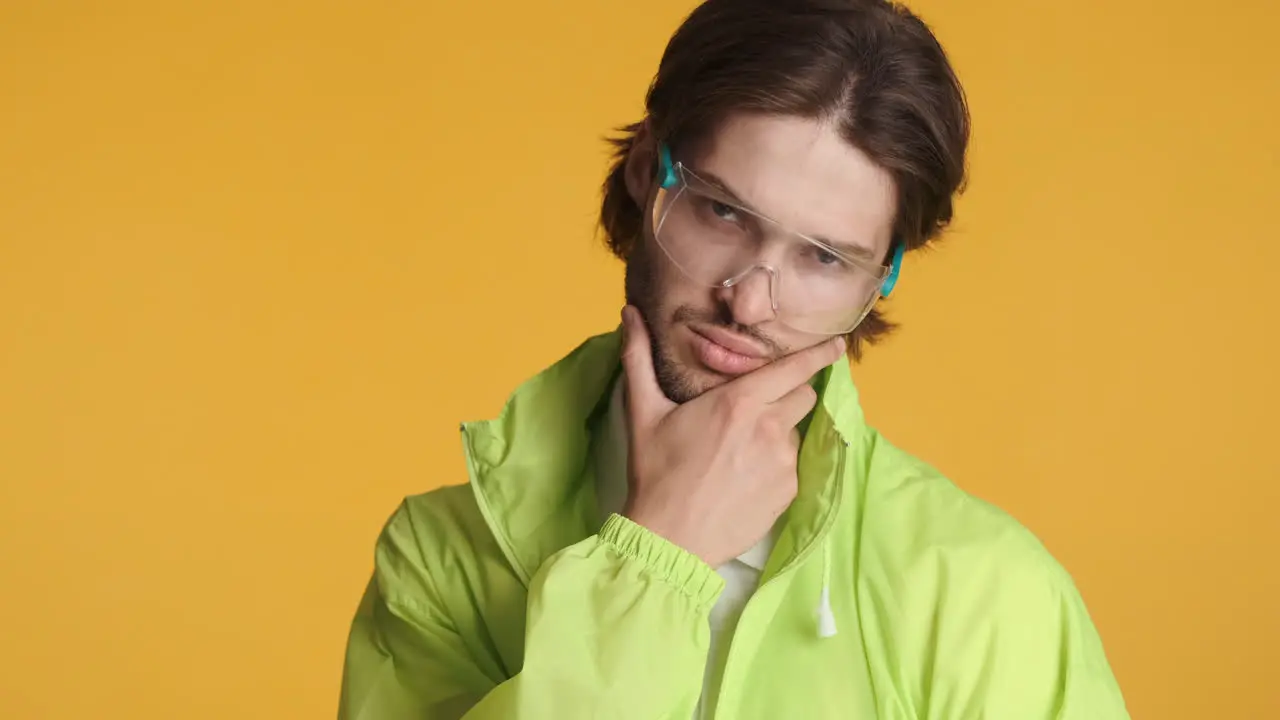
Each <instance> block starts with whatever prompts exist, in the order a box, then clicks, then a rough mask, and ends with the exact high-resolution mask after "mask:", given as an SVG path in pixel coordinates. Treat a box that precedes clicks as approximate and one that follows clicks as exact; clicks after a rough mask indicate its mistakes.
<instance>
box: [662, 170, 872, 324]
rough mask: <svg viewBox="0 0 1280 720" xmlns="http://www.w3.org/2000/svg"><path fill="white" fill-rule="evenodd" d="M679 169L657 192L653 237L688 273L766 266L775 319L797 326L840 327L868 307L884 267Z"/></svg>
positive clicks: (726, 277)
mask: <svg viewBox="0 0 1280 720" xmlns="http://www.w3.org/2000/svg"><path fill="white" fill-rule="evenodd" d="M681 170H683V168H681ZM683 173H684V174H683V175H682V182H680V183H678V184H676V185H675V186H674V187H671V188H669V189H664V190H662V191H660V192H659V195H658V197H657V199H656V202H655V203H654V207H653V218H652V222H653V237H654V240H655V241H657V244H658V246H659V247H661V248H662V250H663V251H664V252H665V253H666V255H667V257H668V258H670V260H671V262H672V263H674V264H675V265H676V267H678V268H679V269H680V270H681V272H683V273H684V274H685V275H686V276H687V277H688V278H689V279H690V280H693V281H694V282H697V283H699V284H702V285H707V286H713V287H715V286H721V285H725V284H726V283H728V284H732V283H733V282H736V281H737V280H739V279H741V278H742V277H744V276H745V275H746V274H749V273H748V271H749V270H751V269H752V268H755V267H759V266H761V265H766V266H769V267H772V268H774V269H775V270H777V272H778V275H779V276H780V277H779V278H778V279H777V282H776V283H773V284H772V287H773V288H774V290H773V292H774V293H775V297H774V298H772V300H773V305H774V307H776V308H777V312H778V319H779V320H781V321H782V322H784V323H786V324H787V325H789V326H791V327H792V328H794V329H796V330H799V331H801V332H808V333H818V334H828V335H836V334H840V333H846V332H849V331H851V330H853V328H854V327H856V326H857V324H858V323H859V322H861V321H862V319H863V318H864V317H865V316H866V314H867V313H868V312H869V311H870V309H871V307H872V305H873V304H874V303H875V299H876V297H877V294H878V292H879V290H880V287H881V285H882V284H883V278H884V275H885V272H884V269H883V268H880V269H879V270H871V269H868V268H865V267H863V266H862V265H861V264H858V263H854V262H852V261H850V260H849V259H848V258H846V257H844V256H843V255H840V254H839V253H837V252H836V251H834V250H833V249H832V248H828V247H826V246H825V245H822V244H820V243H817V242H814V241H812V240H809V239H808V238H805V237H804V236H802V235H799V234H797V233H793V232H790V231H787V230H785V229H783V228H782V227H780V226H778V224H777V223H775V222H774V221H772V220H769V219H768V218H765V217H762V216H760V215H758V214H756V213H753V212H751V211H750V210H746V209H744V208H742V207H740V206H738V205H736V204H735V203H734V202H732V201H731V200H730V199H728V198H727V197H725V196H724V194H723V193H720V192H719V191H718V190H716V189H715V188H712V187H710V186H703V184H701V183H698V182H697V179H696V177H693V178H690V177H689V176H690V175H691V173H688V171H687V170H683Z"/></svg>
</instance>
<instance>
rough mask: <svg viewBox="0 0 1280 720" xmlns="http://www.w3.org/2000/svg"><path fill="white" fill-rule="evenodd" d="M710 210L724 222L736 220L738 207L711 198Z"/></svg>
mask: <svg viewBox="0 0 1280 720" xmlns="http://www.w3.org/2000/svg"><path fill="white" fill-rule="evenodd" d="M711 212H712V213H713V214H714V215H715V216H716V217H718V218H720V219H721V220H724V221H725V222H738V209H737V208H735V207H734V206H732V205H729V204H726V203H722V202H720V201H718V200H712V201H711Z"/></svg>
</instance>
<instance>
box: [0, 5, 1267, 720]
mask: <svg viewBox="0 0 1280 720" xmlns="http://www.w3.org/2000/svg"><path fill="white" fill-rule="evenodd" d="M689 6H690V4H689V2H687V0H679V1H678V0H648V1H647V2H643V3H632V2H627V3H623V2H613V1H610V2H602V1H601V0H574V1H573V2H558V3H555V4H547V3H529V2H520V1H511V2H504V3H499V4H498V6H497V7H495V6H494V4H493V3H479V2H477V3H466V2H448V3H446V2H443V1H442V0H427V2H419V3H392V2H379V3H356V2H347V3H334V2H301V1H300V0H293V1H291V2H252V3H251V2H247V1H246V0H239V1H237V2H223V3H190V2H160V1H159V0H153V1H151V2H133V3H130V2H117V3H88V2H80V3H74V2H62V3H58V2H15V1H14V0H8V1H7V2H3V3H0V623H2V624H3V625H2V629H0V638H2V639H0V716H3V717H5V718H88V717H103V718H115V717H119V718H125V717H128V718H162V717H163V718H170V717H184V718H193V719H199V718H311V717H331V716H332V715H333V713H334V711H335V706H336V699H337V687H338V680H339V675H340V670H341V660H342V649H343V644H344V635H345V632H346V629H347V623H348V620H349V618H350V616H351V614H352V612H353V611H354V608H355V605H356V602H357V599H358V596H359V594H360V592H361V590H362V588H363V585H364V582H365V580H366V578H367V574H368V572H369V570H370V564H371V554H370V552H371V547H372V543H373V540H374V537H375V534H376V533H377V531H378V529H379V527H380V524H381V522H382V521H383V519H384V518H385V517H386V516H387V515H388V514H389V513H390V512H391V510H392V509H393V508H394V507H395V505H396V503H397V502H398V500H399V498H400V497H401V496H403V495H405V494H409V493H415V492H419V491H422V490H426V489H429V488H432V487H435V486H437V485H439V484H441V483H455V482H459V481H462V480H463V479H464V477H465V475H464V468H463V463H462V460H461V456H460V453H459V440H458V437H457V422H458V421H459V420H463V419H473V418H481V417H488V416H490V415H492V414H493V413H495V412H496V411H497V409H498V408H499V406H500V403H501V401H502V400H503V398H504V397H505V395H506V394H507V393H508V392H509V391H510V389H512V388H513V387H514V386H515V385H516V384H517V383H518V382H519V381H520V380H521V379H523V378H525V377H527V376H529V375H531V374H532V373H534V372H535V371H537V370H538V369H539V368H541V367H543V366H545V365H546V364H548V363H550V362H551V361H553V360H555V359H556V358H558V357H559V356H561V355H562V354H563V353H564V352H566V351H567V350H568V349H570V348H571V347H572V346H574V345H575V344H576V343H577V342H578V341H580V340H581V339H582V338H583V337H585V336H586V335H588V334H591V333H595V332H598V331H602V330H608V329H610V328H612V327H613V326H614V325H615V323H616V321H617V313H618V309H619V302H620V297H621V293H620V285H621V269H620V267H619V265H618V264H617V263H615V262H613V261H612V260H611V259H609V258H608V257H607V255H606V254H605V252H604V251H603V250H602V249H600V246H599V243H598V241H597V238H596V236H595V234H594V215H595V212H596V210H597V190H596V188H597V184H598V182H599V181H600V179H601V177H602V173H603V168H604V160H605V147H604V145H603V144H602V143H601V142H600V137H601V135H602V134H604V133H605V132H606V131H607V130H608V129H609V128H610V127H612V126H616V125H619V124H622V123H624V122H627V121H631V120H634V119H636V118H637V117H638V113H639V110H640V107H641V99H642V94H643V91H644V89H645V87H646V86H647V83H648V80H649V78H650V76H651V74H652V72H653V70H654V69H655V67H656V63H657V60H658V58H659V55H660V53H661V51H662V49H663V46H664V44H665V41H666V38H667V36H668V35H669V34H670V32H671V31H672V30H673V29H674V28H675V27H676V25H677V24H678V22H679V20H680V19H681V17H682V16H683V14H684V13H685V12H686V11H687V10H688V8H689ZM916 7H917V8H918V9H919V10H920V11H922V13H923V14H924V15H925V16H926V18H927V19H929V20H930V21H932V23H933V24H934V25H935V27H936V29H937V31H938V32H939V34H940V36H941V38H942V39H943V41H944V43H945V44H946V45H947V47H948V48H949V49H950V51H951V53H952V55H953V57H954V60H955V62H956V64H957V66H958V68H959V71H960V73H961V76H962V78H963V80H964V81H965V83H966V85H967V87H968V90H969V93H970V98H971V101H972V105H973V112H974V115H975V118H976V132H975V137H974V144H973V154H972V171H973V180H972V184H971V189H970V192H969V193H968V194H967V195H966V196H965V199H964V200H963V202H962V204H961V206H960V211H959V217H958V221H957V224H956V228H955V231H954V232H953V233H952V235H951V236H950V239H949V241H948V242H947V243H946V245H945V246H944V247H943V248H942V249H940V250H938V251H937V252H935V253H932V254H928V255H926V256H924V257H922V258H916V259H914V260H913V261H912V262H910V263H909V264H908V266H907V268H906V273H905V275H904V278H903V282H902V284H901V285H900V290H899V294H898V296H897V297H896V298H895V299H894V301H893V302H892V304H891V307H892V312H893V315H894V316H895V317H896V318H897V319H899V320H901V321H903V322H904V323H905V329H904V330H903V331H902V333H901V334H900V335H899V336H898V337H897V338H896V339H894V340H893V341H892V342H890V343H889V344H887V345H885V346H883V347H881V348H877V349H875V350H874V351H873V352H872V354H871V356H870V358H869V360H868V362H867V363H866V364H865V365H864V366H863V367H861V368H859V369H858V370H857V371H856V375H857V376H858V379H859V382H860V384H861V386H862V388H863V392H864V395H865V400H866V405H867V409H868V413H869V415H870V417H871V418H872V419H873V421H874V422H875V423H876V424H877V425H878V426H879V427H880V428H881V429H883V430H884V431H885V432H886V433H887V434H888V435H889V436H890V437H891V438H893V439H894V440H896V441H898V442H899V443H900V444H902V445H904V446H906V447H908V448H909V449H911V450H913V451H914V452H916V453H917V454H919V455H921V456H922V457H924V458H926V459H928V460H929V461H931V462H933V463H935V464H936V465H938V466H940V467H941V468H942V469H943V470H945V471H946V472H947V473H948V474H950V475H951V476H952V477H954V478H955V479H956V481H957V482H959V483H960V484H961V485H963V486H965V487H966V488H968V489H970V490H971V491H973V492H975V493H977V494H978V495H981V496H983V497H986V498H989V499H991V500H993V501H995V502H997V503H998V504H1000V505H1002V506H1003V507H1005V508H1007V509H1008V510H1010V511H1011V512H1013V513H1014V514H1015V515H1017V516H1018V517H1019V518H1020V519H1022V520H1023V521H1024V522H1025V523H1026V524H1027V525H1029V526H1030V527H1031V528H1032V529H1034V530H1035V531H1036V532H1037V533H1038V534H1039V535H1040V536H1041V537H1043V538H1044V540H1045V542H1046V543H1047V544H1048V545H1049V547H1050V548H1051V549H1052V550H1053V551H1054V552H1055V553H1056V554H1057V556H1058V557H1059V558H1060V559H1061V560H1062V561H1063V563H1064V564H1066V566H1067V567H1068V568H1069V569H1070V570H1071V571H1072V573H1073V574H1074V575H1075V577H1076V578H1077V581H1078V583H1079V585H1080V587H1081V589H1082V591H1083V593H1084V595H1085V597H1086V599H1087V600H1088V601H1089V603H1090V606H1091V608H1092V611H1093V613H1094V617H1095V619H1096V621H1097V624H1098V626H1099V627H1100V629H1101V631H1102V634H1103V636H1104V639H1105V641H1106V644H1107V647H1108V650H1109V653H1110V657H1111V660H1112V662H1113V665H1114V668H1115V671H1116V673H1117V675H1118V676H1119V679H1120V681H1121V684H1122V686H1123V688H1124V690H1125V692H1126V695H1127V697H1128V700H1129V703H1130V707H1131V711H1132V713H1133V714H1134V716H1135V717H1137V718H1153V719H1154V718H1162V719H1184V718H1185V719H1187V720H1190V719H1191V718H1196V719H1203V718H1249V719H1251V720H1252V719H1253V718H1274V717H1280V690H1278V689H1277V681H1276V675H1277V672H1278V671H1280V612H1278V611H1277V609H1276V608H1277V592H1278V590H1280V587H1278V582H1277V581H1278V580H1280V561H1277V559H1276V553H1277V551H1278V550H1280V542H1278V541H1280V529H1277V524H1276V523H1275V522H1274V520H1273V518H1274V517H1275V515H1276V513H1277V511H1278V509H1280V493H1278V491H1277V485H1278V484H1280V459H1278V456H1277V445H1278V443H1277V441H1276V438H1275V437H1274V435H1275V430H1276V428H1277V425H1278V423H1277V422H1276V420H1275V413H1276V412H1277V409H1280V387H1278V383H1277V379H1276V378H1277V374H1278V373H1280V352H1278V351H1277V340H1276V337H1275V336H1276V332H1277V330H1278V329H1280V317H1278V312H1277V311H1280V303H1278V302H1277V285H1280V239H1278V238H1277V232H1276V225H1275V223H1276V220H1277V209H1278V207H1280V201H1278V200H1277V195H1278V193H1280V141H1278V140H1277V137H1278V133H1277V120H1276V118H1277V115H1278V113H1280V99H1278V96H1280V80H1278V79H1277V78H1278V77H1280V72H1277V68H1278V67H1280V50H1278V49H1277V47H1278V46H1280V43H1277V42H1276V39H1275V35H1276V33H1277V31H1280V22H1278V21H1280V10H1277V5H1276V4H1275V3H1274V2H1270V1H1269V0H1251V1H1249V2H1234V3H1228V4H1223V5H1206V4H1204V3H1197V2H1189V1H1186V0H1183V1H1179V2H1163V3H1153V2H1130V3H1116V2H1104V1H1103V0H1087V1H1081V2H1072V3H1053V4H1052V5H1050V4H1047V3H1028V2H1025V0H985V1H983V2H962V3H957V2H947V1H945V0H927V1H925V0H921V1H920V2H917V3H916Z"/></svg>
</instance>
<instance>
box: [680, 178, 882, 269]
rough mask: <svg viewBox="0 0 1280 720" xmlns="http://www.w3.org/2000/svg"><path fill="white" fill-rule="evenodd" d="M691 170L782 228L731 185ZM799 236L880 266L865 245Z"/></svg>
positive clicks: (738, 202) (728, 198) (743, 206)
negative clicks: (743, 197) (744, 198)
mask: <svg viewBox="0 0 1280 720" xmlns="http://www.w3.org/2000/svg"><path fill="white" fill-rule="evenodd" d="M689 170H690V171H692V172H693V174H694V176H695V177H697V178H699V179H700V180H702V181H703V182H705V183H707V184H708V185H711V186H712V187H714V188H715V189H716V190H719V191H720V192H722V193H724V194H725V196H726V199H727V200H731V201H733V203H734V204H735V205H739V206H741V207H742V208H744V209H746V210H750V211H751V212H753V213H755V214H756V215H759V216H760V217H762V218H766V219H768V220H771V221H772V222H774V223H777V224H778V225H779V226H781V223H778V221H777V220H773V218H770V217H769V216H768V215H766V214H764V213H762V212H760V211H759V210H756V209H755V208H754V207H753V206H752V205H751V203H749V202H747V201H746V200H743V199H742V196H740V195H738V193H736V192H734V191H733V188H731V187H729V183H727V182H725V181H724V180H722V179H721V178H720V177H719V176H718V175H716V174H715V173H713V172H711V171H709V170H698V169H695V168H689ZM792 232H795V231H792ZM798 234H800V235H803V236H804V237H806V238H809V239H810V240H814V241H817V242H819V243H821V244H823V245H826V246H827V247H830V248H831V249H833V250H835V251H837V252H839V253H840V254H842V255H846V256H848V257H851V258H853V259H855V260H859V261H861V262H866V263H870V264H872V265H879V264H880V259H879V258H878V257H877V256H876V252H875V251H874V250H872V249H871V248H868V247H866V246H865V245H858V244H856V243H848V242H837V241H835V240H832V239H830V238H825V237H822V236H820V235H808V234H805V233H798Z"/></svg>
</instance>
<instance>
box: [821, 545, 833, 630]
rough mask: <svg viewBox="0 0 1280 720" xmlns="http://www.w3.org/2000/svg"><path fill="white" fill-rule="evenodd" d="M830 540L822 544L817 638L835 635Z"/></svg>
mask: <svg viewBox="0 0 1280 720" xmlns="http://www.w3.org/2000/svg"><path fill="white" fill-rule="evenodd" d="M830 544H831V541H830V540H826V541H825V542H823V543H822V596H821V598H820V599H819V600H818V637H821V638H829V637H835V635H836V615H835V613H833V612H831V551H830V550H828V549H827V548H828V546H829V545H830Z"/></svg>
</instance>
